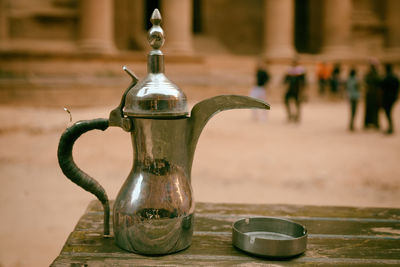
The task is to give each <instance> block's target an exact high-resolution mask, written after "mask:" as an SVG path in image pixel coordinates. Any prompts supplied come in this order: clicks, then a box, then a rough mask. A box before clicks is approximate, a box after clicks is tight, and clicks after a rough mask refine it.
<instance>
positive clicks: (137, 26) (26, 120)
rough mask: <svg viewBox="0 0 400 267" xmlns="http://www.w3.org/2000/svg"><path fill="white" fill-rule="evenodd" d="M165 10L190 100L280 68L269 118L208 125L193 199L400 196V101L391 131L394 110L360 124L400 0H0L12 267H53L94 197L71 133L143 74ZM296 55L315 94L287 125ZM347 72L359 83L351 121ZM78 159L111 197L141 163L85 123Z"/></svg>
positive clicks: (5, 221)
mask: <svg viewBox="0 0 400 267" xmlns="http://www.w3.org/2000/svg"><path fill="white" fill-rule="evenodd" d="M154 8H159V9H160V12H161V15H162V17H163V22H162V25H161V26H162V27H163V29H164V32H165V36H166V42H165V45H164V47H163V48H162V51H163V52H164V54H165V64H166V66H165V69H166V75H167V77H168V78H169V79H170V80H171V81H173V82H174V83H176V84H177V85H178V86H179V87H180V88H181V89H183V91H184V92H185V93H186V95H187V97H188V101H189V103H190V105H191V106H192V105H193V104H195V103H196V102H198V101H200V100H203V99H205V98H208V97H211V96H215V95H220V94H239V95H249V93H250V90H251V89H252V87H253V86H254V85H255V84H256V70H257V66H259V65H260V63H262V65H263V66H264V68H265V70H266V71H267V73H268V75H269V77H270V79H269V81H268V82H267V83H266V85H265V88H266V89H265V90H266V100H267V102H269V103H270V104H271V110H270V111H268V112H267V113H266V114H265V116H264V117H263V118H262V119H260V120H255V119H254V117H252V115H253V114H252V113H251V112H250V111H248V110H239V111H237V110H235V111H227V112H223V113H221V114H218V115H217V116H215V118H213V119H212V120H211V121H210V122H209V123H208V125H207V126H206V128H205V129H204V131H203V134H202V136H201V137H200V140H199V143H198V146H197V150H196V155H195V160H194V163H193V171H192V186H193V190H194V195H195V199H196V201H204V202H228V203H234V202H235V203H265V204H271V203H288V204H297V205H341V206H375V207H396V208H398V207H399V204H400V194H399V191H400V180H399V177H400V167H399V161H400V137H399V134H398V130H399V127H400V119H399V118H400V108H399V105H394V107H393V111H392V116H393V123H394V134H391V135H387V134H384V133H385V131H386V130H387V128H388V123H387V120H386V117H385V115H384V112H383V110H381V109H380V110H378V119H379V122H380V124H379V127H378V128H373V129H369V128H368V129H364V127H363V126H364V116H365V96H366V88H367V86H366V83H365V79H364V77H365V75H366V73H367V71H368V70H369V68H370V66H371V65H374V66H375V68H376V70H377V74H378V76H379V77H381V78H383V77H384V75H385V72H384V65H385V64H387V63H391V64H392V65H393V67H394V72H395V73H396V74H397V75H398V74H399V71H400V13H399V12H400V1H397V0H323V1H321V0H251V1H243V0H229V1H228V0H0V212H1V214H2V222H1V230H0V266H46V265H49V264H50V263H51V262H52V260H54V259H55V257H56V256H57V255H58V253H59V252H60V250H61V248H62V245H63V244H64V242H65V240H66V239H67V237H68V234H69V233H70V232H71V231H72V230H73V227H74V226H75V224H76V222H77V221H78V219H79V217H80V216H81V215H82V214H83V212H84V210H85V208H86V206H87V205H88V203H89V202H90V200H92V199H94V197H93V196H91V195H90V194H88V193H87V192H85V191H84V190H82V189H80V188H78V187H77V186H76V185H74V184H72V183H71V182H70V181H68V180H67V179H66V178H65V177H64V175H63V174H62V173H61V170H60V169H59V167H58V163H57V158H56V150H57V145H58V141H59V138H60V136H61V134H62V132H63V131H64V130H65V128H66V127H68V126H70V125H71V123H73V122H76V121H78V120H81V119H93V118H98V117H108V114H109V112H110V111H111V110H112V109H113V108H114V107H116V106H117V105H118V104H119V102H120V99H121V96H122V94H123V92H124V90H125V89H126V88H127V86H128V85H129V83H130V78H129V76H128V75H126V74H125V73H124V72H123V71H122V66H123V65H127V66H128V67H129V68H130V69H131V70H132V71H133V72H135V73H136V74H137V76H139V77H141V78H143V77H144V76H145V75H146V73H147V69H146V68H147V62H146V60H147V56H146V55H147V53H148V51H149V50H150V47H149V45H148V43H147V30H148V29H149V28H150V27H151V23H150V21H149V18H150V16H151V13H152V12H153V10H154ZM294 60H296V61H297V63H298V64H299V65H300V66H302V68H303V69H304V73H305V80H306V82H305V97H304V99H303V100H302V101H301V102H302V103H301V106H302V107H301V110H302V112H301V114H302V115H301V120H300V121H298V122H297V123H289V122H288V120H287V114H286V108H285V104H284V95H285V92H286V89H287V84H285V83H284V80H285V76H286V74H287V71H288V68H289V67H290V66H291V65H292V64H293V61H294ZM321 65H326V66H328V67H327V71H326V73H327V74H326V77H325V79H326V84H325V86H324V88H323V90H322V89H321V87H320V79H321V76H320V73H321ZM335 67H336V68H337V69H338V70H339V71H338V72H337V73H336V74H337V75H336V76H337V77H336V79H337V80H336V81H337V85H338V87H337V90H336V91H332V90H331V89H330V81H331V79H332V77H333V69H334V68H335ZM350 69H355V70H356V71H357V74H356V77H357V78H358V81H359V90H360V94H361V97H360V98H359V100H358V109H357V113H356V117H355V124H354V128H355V129H354V131H349V125H348V124H349V119H350V104H349V100H348V97H347V94H346V81H347V78H348V75H349V71H350ZM376 98H377V99H376V100H377V101H378V100H379V99H378V96H377V97H376ZM64 107H66V108H68V109H69V110H70V111H71V114H72V122H70V117H69V114H68V113H66V112H65V111H64ZM74 157H75V160H76V162H77V163H78V165H79V166H80V167H81V168H82V169H84V170H85V171H87V172H88V173H90V174H91V175H93V176H94V177H95V178H96V179H98V180H99V182H100V183H101V184H102V185H103V186H104V187H105V189H106V191H107V192H108V195H109V197H110V198H112V199H114V198H115V197H116V195H117V193H118V190H119V188H120V187H121V186H122V183H123V182H124V180H125V177H126V176H127V174H128V173H129V170H130V167H131V164H132V148H131V143H130V138H129V136H128V134H127V133H125V132H123V131H122V130H121V129H116V128H115V129H114V128H112V129H108V130H107V131H105V132H104V133H96V132H93V133H88V134H86V135H85V136H83V137H82V138H80V139H79V141H78V142H77V145H76V149H75V152H74Z"/></svg>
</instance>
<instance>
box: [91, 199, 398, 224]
mask: <svg viewBox="0 0 400 267" xmlns="http://www.w3.org/2000/svg"><path fill="white" fill-rule="evenodd" d="M110 205H111V207H112V205H113V202H112V201H111V204H110ZM100 211H102V208H101V204H100V202H98V201H97V200H93V201H92V202H90V204H89V206H88V208H87V210H86V213H90V212H100ZM196 213H197V214H216V215H230V216H273V217H285V216H287V217H310V218H315V217H324V218H329V217H330V218H371V219H385V220H400V209H393V208H363V207H335V206H307V205H277V204H221V203H202V202H198V203H196Z"/></svg>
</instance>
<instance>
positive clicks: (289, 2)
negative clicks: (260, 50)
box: [264, 0, 295, 59]
mask: <svg viewBox="0 0 400 267" xmlns="http://www.w3.org/2000/svg"><path fill="white" fill-rule="evenodd" d="M264 25H265V26H264V55H265V56H266V57H267V58H270V59H274V58H275V59H290V58H293V56H295V49H294V1H293V0H265V21H264Z"/></svg>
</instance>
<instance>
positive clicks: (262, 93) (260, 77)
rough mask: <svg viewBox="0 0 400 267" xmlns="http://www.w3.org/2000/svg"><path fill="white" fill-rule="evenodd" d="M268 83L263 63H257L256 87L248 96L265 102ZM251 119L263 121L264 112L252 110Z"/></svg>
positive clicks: (267, 75)
mask: <svg viewBox="0 0 400 267" xmlns="http://www.w3.org/2000/svg"><path fill="white" fill-rule="evenodd" d="M268 81H269V74H268V72H267V71H266V68H265V66H264V64H263V63H258V65H257V70H256V85H255V86H253V88H252V89H251V91H250V96H251V97H254V98H258V99H260V100H263V101H266V100H267V99H266V98H267V92H266V88H265V86H266V84H267V83H268ZM252 113H253V119H254V120H258V119H261V120H265V118H266V112H265V110H259V109H253V110H252Z"/></svg>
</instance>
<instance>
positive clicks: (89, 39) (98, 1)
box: [80, 0, 115, 53]
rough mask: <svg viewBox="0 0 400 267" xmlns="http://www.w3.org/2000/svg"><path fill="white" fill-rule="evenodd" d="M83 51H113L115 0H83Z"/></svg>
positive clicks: (81, 42)
mask: <svg viewBox="0 0 400 267" xmlns="http://www.w3.org/2000/svg"><path fill="white" fill-rule="evenodd" d="M80 3H81V16H80V19H81V22H80V23H81V24H80V26H81V39H80V47H81V49H82V51H85V52H93V53H111V52H113V51H114V50H115V47H114V23H113V22H114V8H113V4H114V2H113V0H81V1H80Z"/></svg>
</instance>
